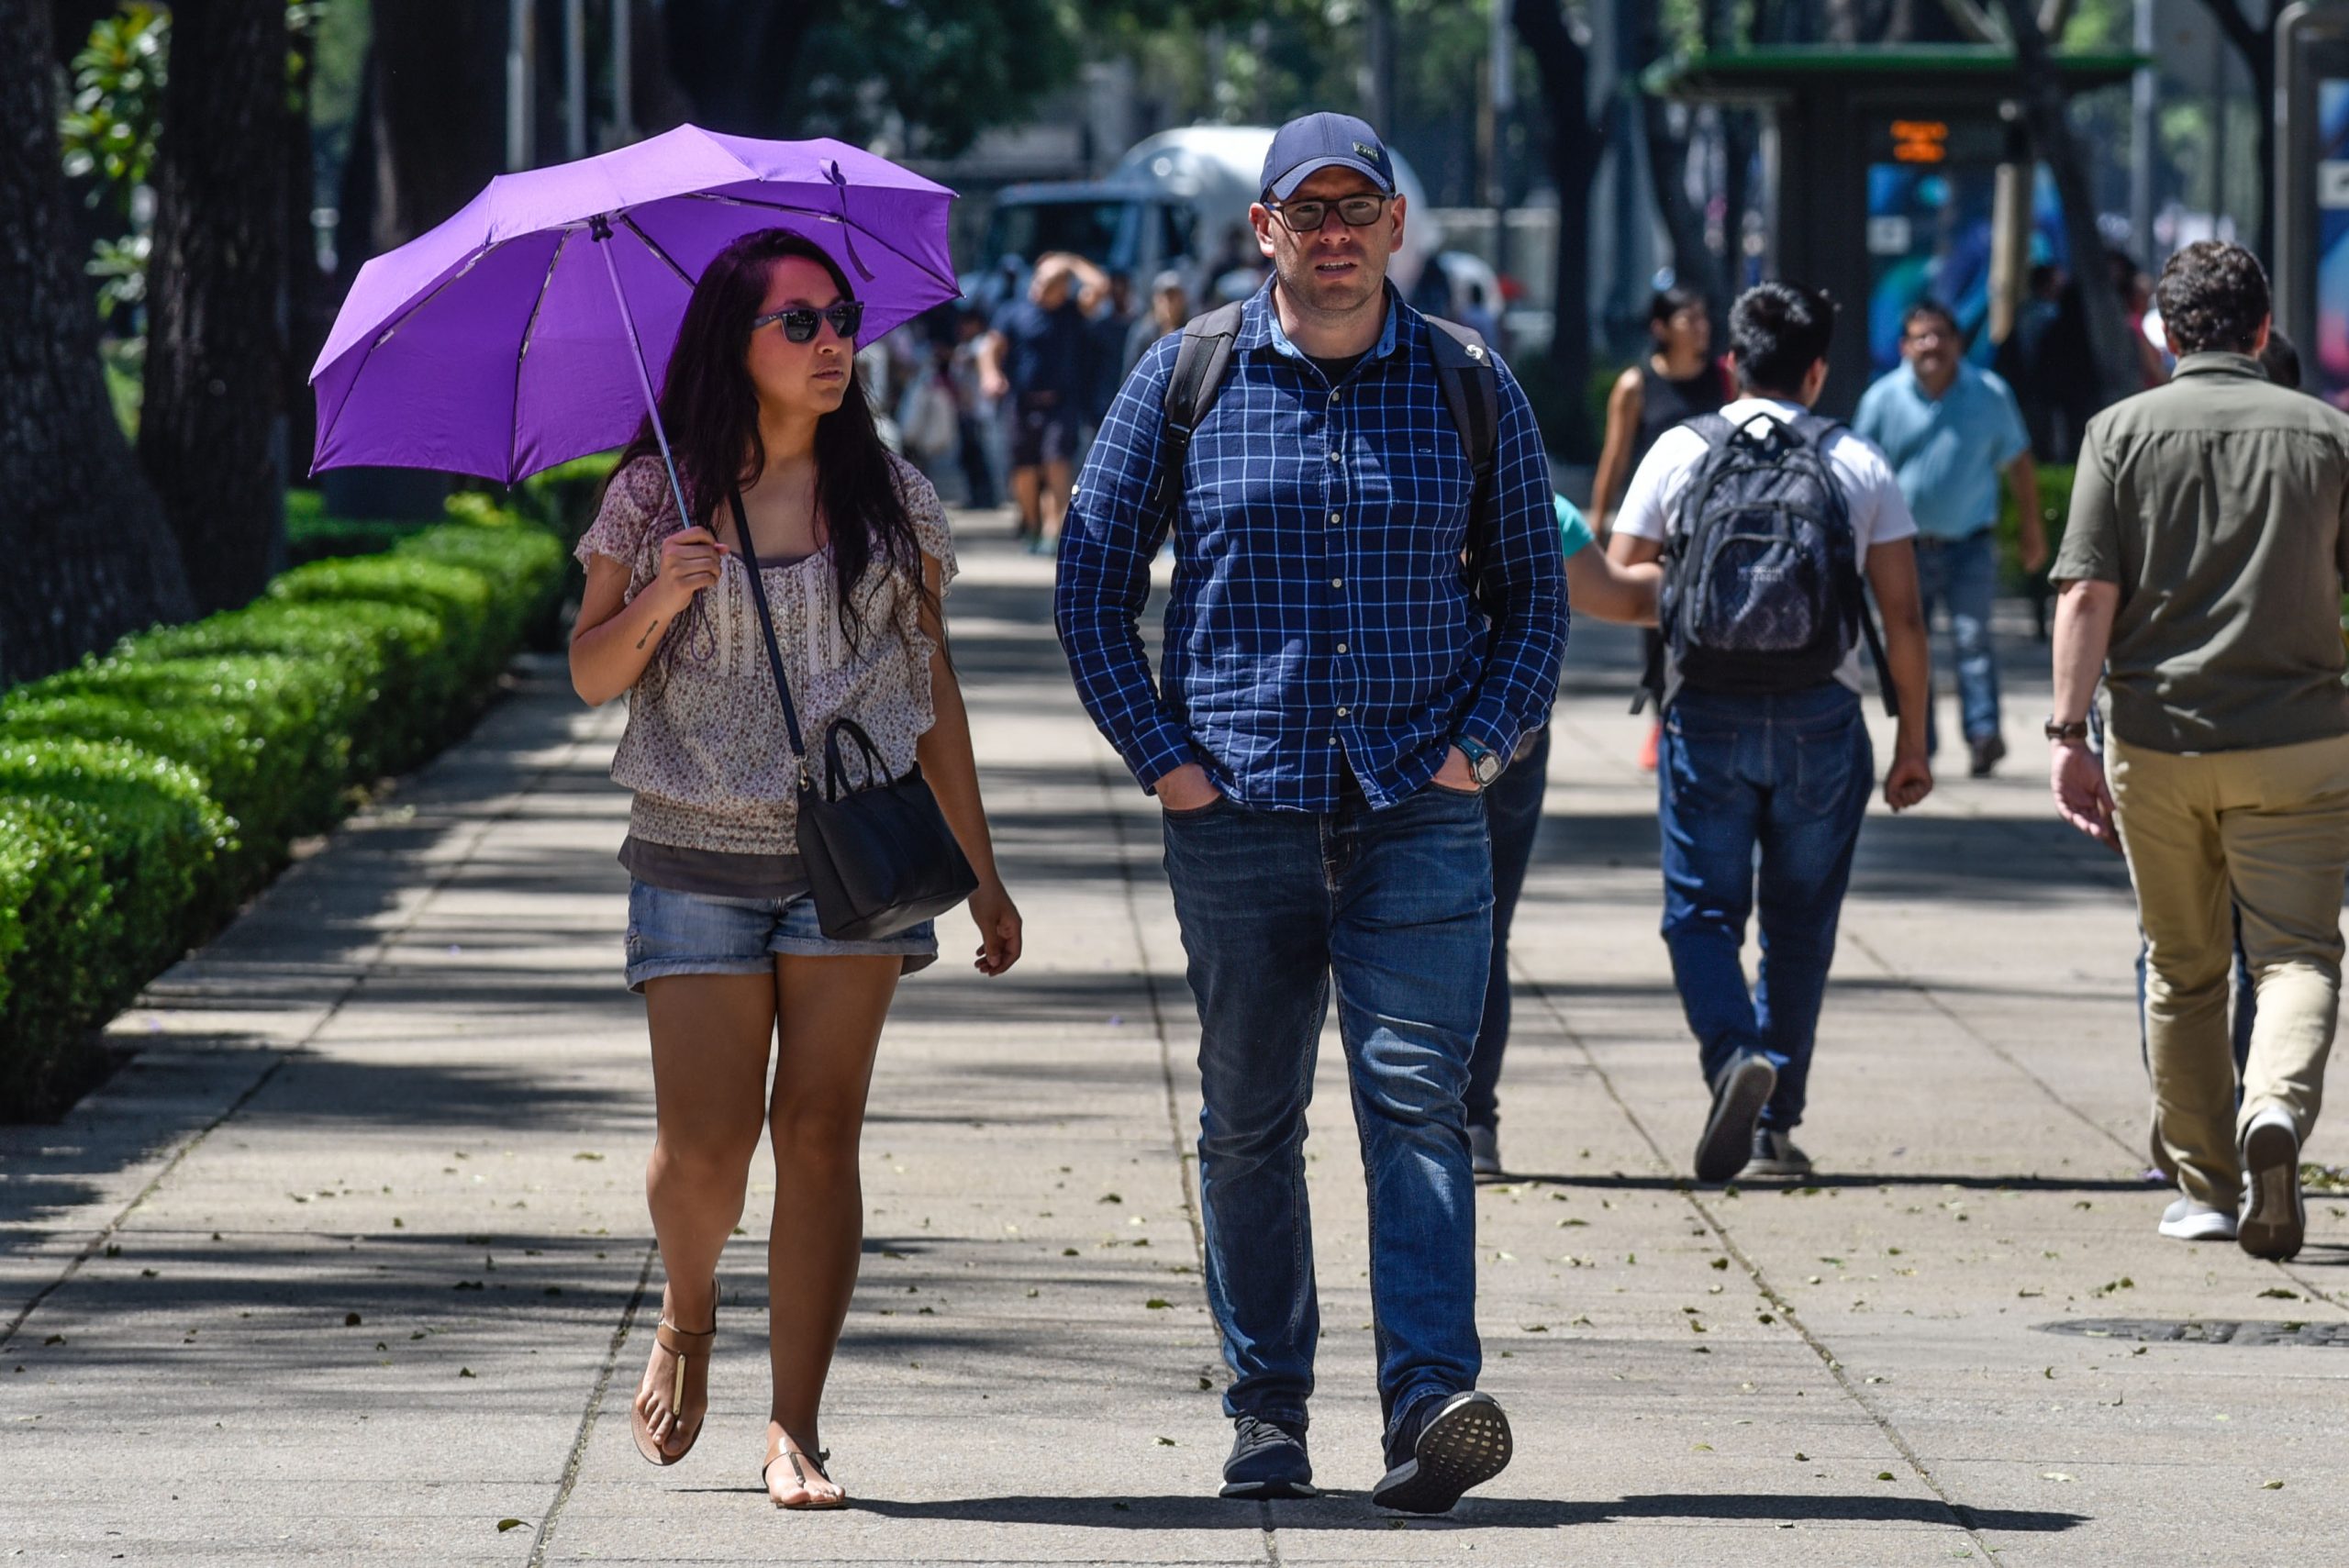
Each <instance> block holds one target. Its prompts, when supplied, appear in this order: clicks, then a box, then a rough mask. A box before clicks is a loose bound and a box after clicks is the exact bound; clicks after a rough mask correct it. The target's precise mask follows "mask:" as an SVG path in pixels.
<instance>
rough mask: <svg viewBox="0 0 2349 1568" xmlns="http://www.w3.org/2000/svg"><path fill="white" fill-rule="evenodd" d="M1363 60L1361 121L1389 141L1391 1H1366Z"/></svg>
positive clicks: (1392, 120) (1393, 127) (1392, 105)
mask: <svg viewBox="0 0 2349 1568" xmlns="http://www.w3.org/2000/svg"><path fill="white" fill-rule="evenodd" d="M1363 43H1364V56H1365V61H1364V83H1363V95H1362V98H1363V106H1364V109H1365V110H1366V111H1367V112H1366V113H1365V114H1364V119H1367V120H1368V121H1370V123H1371V126H1372V128H1374V129H1375V130H1376V131H1377V132H1378V134H1379V135H1380V136H1381V137H1384V138H1386V139H1389V140H1392V139H1394V138H1395V136H1396V135H1397V127H1396V125H1395V0H1370V3H1369V4H1368V5H1367V6H1364V8H1363Z"/></svg>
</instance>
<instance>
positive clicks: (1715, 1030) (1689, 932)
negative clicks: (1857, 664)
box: [1656, 683, 1875, 1132]
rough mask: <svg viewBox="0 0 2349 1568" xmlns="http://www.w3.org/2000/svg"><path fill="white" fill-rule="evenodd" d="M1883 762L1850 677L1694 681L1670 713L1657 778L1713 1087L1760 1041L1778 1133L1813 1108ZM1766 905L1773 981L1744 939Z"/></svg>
mask: <svg viewBox="0 0 2349 1568" xmlns="http://www.w3.org/2000/svg"><path fill="white" fill-rule="evenodd" d="M1874 773H1875V762H1874V753H1873V751H1872V750H1871V748H1870V746H1869V743H1868V731H1867V726H1866V725H1865V723H1864V722H1862V720H1861V717H1860V699H1859V697H1858V695H1856V694H1854V692H1853V691H1852V690H1851V689H1850V688H1848V687H1846V686H1843V685H1842V684H1835V683H1830V684H1826V685H1823V686H1814V687H1812V688H1811V689H1809V690H1808V691H1802V692H1794V693H1787V694H1781V695H1767V696H1756V695H1727V694H1723V693H1719V692H1697V691H1683V692H1682V693H1681V694H1680V696H1679V698H1678V700H1676V701H1675V702H1674V704H1673V705H1672V711H1671V712H1669V713H1667V714H1665V715H1664V747H1663V751H1662V755H1661V757H1660V758H1659V760H1658V763H1657V767H1656V780H1657V795H1658V817H1659V818H1660V821H1661V824H1662V827H1663V831H1664V944H1665V946H1666V947H1667V948H1669V949H1670V950H1671V953H1672V975H1673V979H1674V981H1675V983H1676V984H1677V985H1678V986H1679V990H1680V1004H1681V1006H1682V1008H1683V1009H1684V1010H1685V1011H1686V1012H1687V1015H1688V1027H1689V1029H1692V1030H1693V1031H1695V1033H1696V1036H1697V1044H1698V1053H1699V1060H1700V1062H1701V1063H1702V1065H1703V1068H1704V1073H1705V1082H1706V1083H1707V1084H1711V1083H1713V1082H1714V1081H1716V1080H1717V1079H1718V1078H1719V1077H1720V1072H1721V1069H1722V1068H1724V1067H1726V1066H1728V1065H1729V1063H1730V1062H1731V1061H1733V1060H1735V1059H1736V1058H1738V1057H1740V1056H1742V1055H1745V1054H1747V1053H1749V1052H1754V1051H1758V1052H1760V1053H1761V1054H1763V1055H1764V1056H1766V1057H1768V1058H1769V1059H1770V1062H1772V1064H1773V1065H1775V1066H1776V1068H1777V1070H1778V1086H1777V1088H1776V1091H1775V1092H1774V1093H1773V1094H1772V1095H1771V1096H1770V1102H1769V1104H1768V1105H1767V1106H1765V1107H1764V1108H1763V1111H1762V1118H1761V1125H1762V1126H1764V1127H1765V1128H1770V1129H1774V1130H1776V1131H1781V1132H1784V1131H1787V1130H1790V1129H1793V1128H1794V1127H1796V1126H1797V1125H1798V1124H1799V1123H1800V1122H1801V1120H1802V1113H1803V1105H1804V1100H1805V1096H1806V1095H1807V1093H1808V1091H1809V1080H1810V1053H1811V1045H1812V1042H1813V1039H1814V1037H1815V1035H1816V1033H1817V1030H1818V1027H1819V1007H1820V1000H1821V998H1822V997H1823V996H1824V995H1825V994H1826V990H1827V966H1828V964H1829V962H1831V960H1832V959H1833V958H1834V956H1835V925H1836V921H1837V919H1838V917H1840V916H1841V915H1842V909H1843V890H1844V888H1845V887H1846V885H1848V884H1849V883H1850V881H1851V876H1852V851H1853V848H1854V845H1856V844H1857V843H1858V842H1859V834H1860V818H1861V817H1863V816H1865V814H1866V812H1867V804H1868V795H1869V793H1870V791H1871V790H1872V788H1873V778H1874ZM1756 851H1759V871H1758V874H1757V870H1756ZM1757 905H1758V906H1759V908H1760V912H1761V949H1762V957H1761V964H1760V978H1759V980H1758V982H1757V983H1756V984H1754V985H1753V989H1752V990H1751V991H1749V990H1748V989H1747V987H1746V983H1745V970H1744V965H1743V962H1742V957H1741V952H1740V950H1741V949H1742V947H1743V946H1744V943H1745V921H1746V917H1747V915H1748V914H1749V913H1751V912H1753V910H1754V908H1755V907H1756V906H1757Z"/></svg>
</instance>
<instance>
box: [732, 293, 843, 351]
mask: <svg viewBox="0 0 2349 1568" xmlns="http://www.w3.org/2000/svg"><path fill="white" fill-rule="evenodd" d="M770 321H780V322H782V323H783V335H784V336H785V337H786V338H788V339H791V340H792V341H793V342H795V343H806V342H809V341H812V340H813V339H814V338H815V336H816V324H817V323H818V322H819V321H829V322H830V323H831V324H832V330H833V331H835V332H837V333H839V334H840V335H841V337H842V338H843V339H850V338H854V337H855V336H856V329H857V328H859V327H862V326H863V325H864V302H863V300H861V299H844V300H841V301H840V302H839V303H838V304H836V305H829V306H825V307H824V308H823V309H821V310H818V309H817V308H816V307H815V306H812V305H793V306H785V308H783V309H781V310H770V311H768V312H767V313H766V314H765V315H764V316H753V317H751V331H753V332H755V331H757V330H758V329H759V328H762V327H764V326H765V325H766V324H767V323H768V322H770Z"/></svg>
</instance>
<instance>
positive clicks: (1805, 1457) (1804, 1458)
mask: <svg viewBox="0 0 2349 1568" xmlns="http://www.w3.org/2000/svg"><path fill="white" fill-rule="evenodd" d="M1795 1458H1796V1459H1797V1460H1798V1461H1799V1462H1802V1463H1804V1464H1809V1462H1810V1455H1809V1454H1807V1453H1798V1454H1796V1455H1795Z"/></svg>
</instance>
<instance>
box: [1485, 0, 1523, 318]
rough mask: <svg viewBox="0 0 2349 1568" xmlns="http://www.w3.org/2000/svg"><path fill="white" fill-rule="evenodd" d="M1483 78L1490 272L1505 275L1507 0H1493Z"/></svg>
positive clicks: (1513, 60)
mask: <svg viewBox="0 0 2349 1568" xmlns="http://www.w3.org/2000/svg"><path fill="white" fill-rule="evenodd" d="M1487 44H1488V48H1489V54H1488V58H1487V61H1486V72H1485V77H1486V83H1487V86H1486V94H1485V102H1486V110H1487V113H1488V116H1489V129H1488V130H1487V131H1486V138H1487V141H1488V145H1489V149H1490V150H1489V151H1488V152H1487V154H1486V159H1485V200H1486V205H1488V206H1491V207H1492V209H1493V271H1494V272H1497V273H1499V274H1501V275H1502V276H1503V277H1506V276H1508V127H1509V121H1510V119H1511V118H1512V117H1514V116H1515V114H1516V112H1517V31H1516V28H1515V26H1514V25H1513V24H1512V23H1511V21H1510V19H1509V5H1508V0H1492V27H1491V30H1490V36H1489V38H1488V39H1487ZM1503 312H1504V304H1503V302H1502V301H1500V300H1495V301H1493V316H1494V318H1495V319H1496V320H1497V319H1500V318H1501V317H1502V316H1503Z"/></svg>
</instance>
